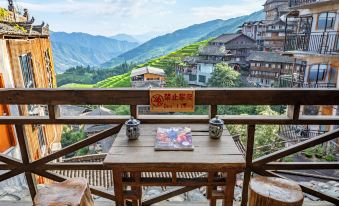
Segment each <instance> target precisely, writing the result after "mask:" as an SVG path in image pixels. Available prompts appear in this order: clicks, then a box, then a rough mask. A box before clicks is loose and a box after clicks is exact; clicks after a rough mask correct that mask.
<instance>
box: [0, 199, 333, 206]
mask: <svg viewBox="0 0 339 206" xmlns="http://www.w3.org/2000/svg"><path fill="white" fill-rule="evenodd" d="M31 205H32V203H31V202H23V201H21V202H9V201H2V202H0V206H31ZM217 205H218V206H221V202H219V204H217ZM95 206H115V204H114V203H112V202H110V201H102V200H97V201H95ZM154 206H208V202H207V201H206V202H192V203H189V202H161V203H158V204H155V205H154ZM234 206H240V203H234ZM303 206H334V205H333V204H330V203H327V202H321V201H319V202H305V203H304V205H303Z"/></svg>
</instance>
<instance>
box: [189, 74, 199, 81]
mask: <svg viewBox="0 0 339 206" xmlns="http://www.w3.org/2000/svg"><path fill="white" fill-rule="evenodd" d="M188 78H189V81H190V82H195V81H197V75H192V74H190V75H189V76H188Z"/></svg>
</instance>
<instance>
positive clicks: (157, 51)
mask: <svg viewBox="0 0 339 206" xmlns="http://www.w3.org/2000/svg"><path fill="white" fill-rule="evenodd" d="M263 17H264V15H263V12H262V11H259V12H255V13H253V14H251V15H247V16H241V17H237V18H232V19H229V20H220V19H219V20H213V21H209V22H205V23H202V24H196V25H193V26H190V27H187V28H184V29H180V30H178V31H175V32H173V33H170V34H166V35H163V36H159V37H156V38H154V39H152V40H150V41H148V42H146V43H144V44H142V45H140V46H138V47H136V48H134V49H132V50H130V51H128V52H125V53H123V54H121V55H119V56H117V57H114V58H112V59H111V60H110V61H108V62H106V63H104V64H102V65H101V66H102V67H111V66H114V65H117V64H120V63H122V62H124V61H129V62H145V61H146V60H147V59H152V58H155V57H159V56H163V55H166V54H168V53H169V52H172V51H175V50H177V49H179V48H181V47H183V46H185V45H189V44H192V43H194V42H197V41H199V40H205V39H208V38H210V37H216V36H218V35H220V34H222V33H232V32H235V31H237V29H238V27H239V26H240V25H241V24H243V23H244V22H245V21H250V20H251V21H253V20H261V19H263Z"/></svg>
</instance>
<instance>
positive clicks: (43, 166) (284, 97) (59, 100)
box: [0, 89, 339, 206]
mask: <svg viewBox="0 0 339 206" xmlns="http://www.w3.org/2000/svg"><path fill="white" fill-rule="evenodd" d="M195 93H196V94H195V95H196V99H195V100H196V101H195V102H196V105H209V106H210V112H209V115H139V114H138V111H137V108H138V107H137V106H138V105H149V103H150V102H149V101H150V100H149V99H150V98H149V90H148V89H90V90H87V89H78V90H73V89H0V104H8V105H30V104H37V105H47V106H48V111H49V114H48V116H42V117H40V116H34V117H31V116H5V117H0V124H14V125H15V130H16V134H17V139H18V143H19V147H20V151H21V156H22V158H21V160H17V159H13V158H9V157H6V156H4V155H1V154H0V161H1V162H0V170H5V171H6V172H5V173H3V174H2V175H0V181H4V180H7V179H9V178H11V177H14V176H16V175H19V174H22V173H24V174H25V177H26V179H27V183H28V186H29V191H30V194H31V196H32V198H33V197H34V196H35V194H36V192H37V188H36V184H35V178H34V176H33V175H34V174H36V175H39V176H42V177H45V178H49V179H51V180H54V181H57V182H60V181H64V180H65V177H62V176H60V175H58V174H55V173H53V172H52V171H56V170H105V169H106V168H105V167H104V166H103V164H102V163H100V162H88V163H51V162H52V161H54V160H56V159H58V158H60V157H63V156H65V155H66V154H69V153H72V152H75V151H77V150H79V149H81V148H83V147H86V146H89V145H92V144H93V143H95V142H98V141H100V140H103V139H105V138H107V137H110V136H112V135H114V134H117V133H118V132H119V131H120V129H121V127H122V125H123V123H124V121H125V120H126V119H128V118H129V116H116V115H115V116H94V117H93V116H90V117H74V116H66V117H65V116H61V115H60V112H59V105H129V106H130V114H131V115H132V116H134V117H136V118H138V119H139V120H141V122H142V123H143V124H159V123H164V124H178V123H179V124H180V123H182V124H194V123H208V120H209V119H210V118H212V117H214V116H216V115H218V106H219V105H288V107H287V108H288V111H287V115H281V116H261V115H259V116H244V115H233V116H230V115H220V118H222V119H224V120H225V123H226V124H242V125H247V144H246V154H245V158H246V170H245V171H244V172H245V175H244V184H243V196H242V205H243V206H245V205H246V202H247V194H248V193H247V191H248V183H249V180H250V177H251V174H252V173H253V172H256V173H258V174H264V175H276V173H274V171H275V170H285V169H286V168H288V169H289V170H290V169H296V170H298V169H303V170H307V169H338V163H337V162H335V163H314V162H311V163H298V162H294V163H288V164H285V163H276V162H275V161H276V160H278V159H281V158H283V157H286V156H288V155H291V154H294V153H297V152H301V151H302V150H304V149H307V148H309V147H313V146H315V145H317V144H322V143H324V142H327V141H332V140H334V139H336V138H338V137H339V130H334V131H331V132H329V133H326V134H322V135H320V136H316V137H314V138H311V139H308V140H306V141H304V142H301V143H298V144H295V145H293V146H291V147H289V148H285V149H283V150H280V151H277V152H274V153H271V154H269V155H266V156H264V157H261V158H259V159H256V160H253V151H254V137H255V128H256V125H261V124H265V125H266V124H279V125H286V124H310V125H320V124H321V125H339V118H338V117H333V116H304V115H300V108H301V105H339V90H338V89H293V90H291V89H196V91H195ZM32 124H117V126H114V127H113V128H111V129H108V130H106V131H103V132H100V133H98V134H95V135H93V136H91V137H89V138H87V139H85V140H82V141H80V142H78V143H75V144H73V145H70V146H68V147H65V148H63V149H61V150H60V151H57V152H54V153H52V154H49V155H47V156H45V157H42V158H41V159H39V160H35V161H33V160H32V159H30V156H29V154H30V153H29V149H30V148H28V144H27V142H26V141H27V139H26V136H25V134H24V125H32ZM272 171H273V172H272ZM113 172H114V171H113ZM91 190H92V193H93V194H95V195H98V196H102V197H104V198H107V199H110V200H115V196H114V195H113V194H109V193H107V192H105V191H102V190H99V189H98V188H94V187H91ZM185 191H187V188H186V189H185V190H180V191H179V192H174V193H173V195H178V194H179V193H180V192H185ZM303 191H304V192H306V193H309V194H312V195H314V196H317V197H319V198H321V199H323V200H327V201H330V202H332V203H334V204H339V200H338V198H335V197H332V196H329V195H327V194H324V193H321V192H319V191H314V190H313V189H311V188H307V187H305V186H303ZM164 197H165V196H164ZM164 197H162V198H159V197H157V198H156V199H153V200H152V199H151V200H149V201H148V202H149V203H150V202H152V203H155V202H158V201H160V200H164Z"/></svg>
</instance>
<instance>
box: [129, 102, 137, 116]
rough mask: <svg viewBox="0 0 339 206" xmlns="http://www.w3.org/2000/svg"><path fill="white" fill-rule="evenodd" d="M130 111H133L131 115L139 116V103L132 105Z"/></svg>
mask: <svg viewBox="0 0 339 206" xmlns="http://www.w3.org/2000/svg"><path fill="white" fill-rule="evenodd" d="M130 112H131V116H132V117H134V118H136V119H137V118H138V106H137V105H131V106H130Z"/></svg>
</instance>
